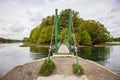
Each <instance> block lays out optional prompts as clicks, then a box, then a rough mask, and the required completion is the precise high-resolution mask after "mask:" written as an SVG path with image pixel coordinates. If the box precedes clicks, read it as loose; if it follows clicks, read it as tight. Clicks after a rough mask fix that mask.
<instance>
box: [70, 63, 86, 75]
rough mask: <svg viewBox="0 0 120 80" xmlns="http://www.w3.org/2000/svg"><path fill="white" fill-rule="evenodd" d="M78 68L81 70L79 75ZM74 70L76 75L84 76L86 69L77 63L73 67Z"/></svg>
mask: <svg viewBox="0 0 120 80" xmlns="http://www.w3.org/2000/svg"><path fill="white" fill-rule="evenodd" d="M78 68H79V70H80V73H78ZM72 69H73V73H74V74H83V73H84V69H83V68H82V66H81V65H79V66H78V65H77V64H76V63H75V64H73V65H72Z"/></svg>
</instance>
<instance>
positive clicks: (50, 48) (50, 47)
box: [48, 21, 55, 61]
mask: <svg viewBox="0 0 120 80" xmlns="http://www.w3.org/2000/svg"><path fill="white" fill-rule="evenodd" d="M54 23H55V21H54V22H53V27H52V33H51V41H50V46H49V49H48V51H49V54H48V61H50V53H51V50H52V42H53V34H54Z"/></svg>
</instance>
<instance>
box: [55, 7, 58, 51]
mask: <svg viewBox="0 0 120 80" xmlns="http://www.w3.org/2000/svg"><path fill="white" fill-rule="evenodd" d="M57 51H58V9H55V53H57Z"/></svg>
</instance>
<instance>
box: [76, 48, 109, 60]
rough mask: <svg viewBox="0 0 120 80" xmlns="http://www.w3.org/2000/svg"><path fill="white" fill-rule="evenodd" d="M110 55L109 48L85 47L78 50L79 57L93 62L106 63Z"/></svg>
mask: <svg viewBox="0 0 120 80" xmlns="http://www.w3.org/2000/svg"><path fill="white" fill-rule="evenodd" d="M109 55H110V48H109V47H94V48H92V47H85V48H80V49H79V50H78V56H80V57H82V58H85V59H90V60H93V61H104V60H107V58H108V57H109Z"/></svg>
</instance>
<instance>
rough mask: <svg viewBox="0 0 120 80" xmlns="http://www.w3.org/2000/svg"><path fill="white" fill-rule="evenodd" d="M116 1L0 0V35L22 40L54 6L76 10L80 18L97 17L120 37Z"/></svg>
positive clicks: (117, 0)
mask: <svg viewBox="0 0 120 80" xmlns="http://www.w3.org/2000/svg"><path fill="white" fill-rule="evenodd" d="M119 4H120V1H119V0H69V1H67V0H0V37H6V38H17V39H22V38H23V37H24V36H29V33H30V31H31V30H32V29H33V28H34V27H35V26H37V25H38V24H39V23H40V22H41V20H42V18H43V17H46V16H48V15H52V14H54V10H55V9H56V8H58V9H59V12H60V11H61V10H62V9H66V8H71V9H73V10H76V11H79V14H80V17H82V18H84V19H93V20H97V21H99V22H101V23H103V24H104V25H105V27H106V28H107V29H108V30H109V31H110V32H111V34H112V35H113V36H115V37H118V36H119V37H120V33H119V30H120V18H119V16H120V8H119Z"/></svg>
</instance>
